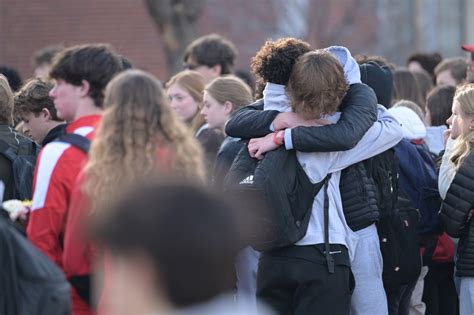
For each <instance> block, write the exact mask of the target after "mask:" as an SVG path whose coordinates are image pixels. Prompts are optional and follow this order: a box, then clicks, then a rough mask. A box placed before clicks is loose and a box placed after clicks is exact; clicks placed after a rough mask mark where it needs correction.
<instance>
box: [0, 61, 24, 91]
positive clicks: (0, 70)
mask: <svg viewBox="0 0 474 315" xmlns="http://www.w3.org/2000/svg"><path fill="white" fill-rule="evenodd" d="M0 74H3V75H4V76H5V77H6V78H7V80H8V84H10V88H11V89H12V91H13V92H15V91H17V90H18V89H19V88H20V87H21V85H22V84H23V82H22V80H21V76H20V74H19V73H18V71H16V69H15V68H12V67H9V66H0Z"/></svg>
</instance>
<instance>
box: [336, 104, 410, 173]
mask: <svg viewBox="0 0 474 315" xmlns="http://www.w3.org/2000/svg"><path fill="white" fill-rule="evenodd" d="M378 113H379V115H378V119H377V121H376V122H375V123H374V124H373V125H372V127H370V128H369V130H367V132H366V133H365V134H364V136H363V137H362V139H361V140H360V141H359V142H358V143H357V144H356V146H355V147H354V148H352V149H350V150H347V151H342V152H338V154H337V158H336V159H334V161H333V163H332V167H331V169H330V172H335V171H339V170H342V169H345V168H346V167H348V166H350V165H352V164H355V163H357V162H361V161H363V160H366V159H368V158H371V157H373V156H375V155H377V154H380V153H382V152H384V151H386V150H388V149H390V148H392V147H394V146H395V145H396V144H397V143H398V142H400V140H402V139H403V130H402V127H401V126H400V123H399V122H398V121H397V120H396V119H395V118H394V117H393V116H392V115H391V114H390V113H389V112H388V110H387V109H385V107H383V106H382V105H379V107H378Z"/></svg>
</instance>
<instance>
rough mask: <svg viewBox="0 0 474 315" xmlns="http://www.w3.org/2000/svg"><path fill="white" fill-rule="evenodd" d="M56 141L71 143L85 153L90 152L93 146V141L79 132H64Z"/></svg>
mask: <svg viewBox="0 0 474 315" xmlns="http://www.w3.org/2000/svg"><path fill="white" fill-rule="evenodd" d="M54 141H59V142H65V143H69V144H70V145H72V146H74V147H76V148H78V149H79V150H81V151H82V152H84V153H85V154H87V153H89V150H90V148H91V141H90V140H89V139H87V138H86V137H84V136H81V135H79V134H77V133H66V134H63V135H62V136H60V137H58V138H57V139H56V140H54Z"/></svg>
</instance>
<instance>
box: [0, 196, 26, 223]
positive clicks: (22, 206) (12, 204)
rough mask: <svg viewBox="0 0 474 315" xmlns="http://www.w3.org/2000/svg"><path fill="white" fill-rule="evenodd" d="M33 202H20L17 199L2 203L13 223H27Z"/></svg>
mask: <svg viewBox="0 0 474 315" xmlns="http://www.w3.org/2000/svg"><path fill="white" fill-rule="evenodd" d="M30 206H31V201H20V200H17V199H12V200H7V201H4V202H3V203H2V208H3V209H4V210H5V211H7V212H8V215H9V217H10V219H11V220H12V221H16V220H20V221H26V220H27V219H28V214H29V213H30Z"/></svg>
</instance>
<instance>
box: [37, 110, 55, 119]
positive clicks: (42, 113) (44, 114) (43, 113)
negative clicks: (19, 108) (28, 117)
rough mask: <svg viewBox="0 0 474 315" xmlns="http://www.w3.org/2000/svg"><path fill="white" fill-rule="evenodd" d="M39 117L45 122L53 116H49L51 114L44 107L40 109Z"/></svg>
mask: <svg viewBox="0 0 474 315" xmlns="http://www.w3.org/2000/svg"><path fill="white" fill-rule="evenodd" d="M40 115H41V116H42V117H43V118H44V119H45V120H47V121H49V120H51V119H52V118H53V115H51V112H50V111H49V109H47V108H46V107H43V109H41V112H40Z"/></svg>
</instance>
